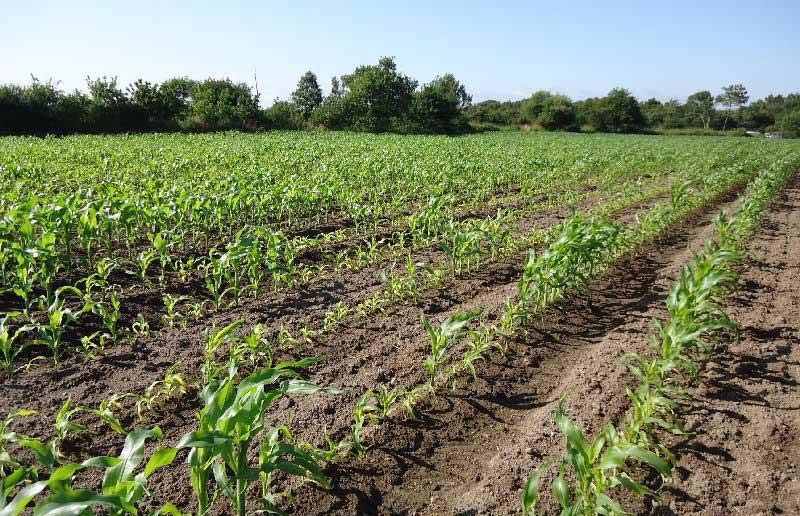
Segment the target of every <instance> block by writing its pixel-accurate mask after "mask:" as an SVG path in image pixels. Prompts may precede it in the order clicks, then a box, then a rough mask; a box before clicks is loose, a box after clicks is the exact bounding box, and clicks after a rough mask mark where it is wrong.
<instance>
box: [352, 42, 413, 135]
mask: <svg viewBox="0 0 800 516" xmlns="http://www.w3.org/2000/svg"><path fill="white" fill-rule="evenodd" d="M342 86H343V87H344V88H345V90H346V93H345V94H344V97H342V106H341V107H342V110H343V112H344V113H346V116H347V127H348V128H349V129H352V130H355V131H367V132H374V133H382V132H386V131H391V130H396V129H398V127H400V126H402V125H403V124H404V119H405V118H407V116H408V114H409V111H410V107H411V101H412V94H413V93H414V90H416V88H417V81H415V80H414V79H412V78H411V77H408V76H407V75H403V74H401V73H400V72H398V71H397V64H395V62H394V58H392V57H382V58H381V59H380V60H379V61H378V64H377V65H371V66H359V67H358V68H356V69H355V70H354V71H353V73H351V74H349V75H343V76H342Z"/></svg>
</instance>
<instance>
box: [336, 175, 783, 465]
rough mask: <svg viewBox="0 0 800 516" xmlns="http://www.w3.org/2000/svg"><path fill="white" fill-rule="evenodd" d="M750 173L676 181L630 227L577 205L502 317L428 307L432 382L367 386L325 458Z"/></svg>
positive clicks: (466, 368) (353, 446)
mask: <svg viewBox="0 0 800 516" xmlns="http://www.w3.org/2000/svg"><path fill="white" fill-rule="evenodd" d="M770 170H792V168H791V164H790V162H784V163H779V164H776V166H775V167H773V168H771V169H770ZM750 177H752V173H750V172H749V171H747V170H740V171H739V173H738V174H731V171H730V170H725V171H720V172H719V173H717V174H716V175H713V176H707V177H706V178H705V179H704V180H703V181H702V182H700V185H699V186H701V187H702V188H703V190H702V191H701V192H695V191H693V190H692V189H691V188H690V187H689V185H688V184H686V183H678V184H676V185H674V186H673V189H672V196H671V199H670V202H669V203H666V204H657V205H656V206H655V207H653V208H652V209H650V210H649V211H648V212H647V214H646V215H645V216H643V217H641V218H638V219H637V224H635V225H634V226H630V227H625V226H623V225H621V224H617V223H614V222H612V221H610V220H608V219H605V218H603V217H601V216H599V215H596V214H579V213H576V214H575V215H573V217H572V218H570V219H569V220H567V221H565V222H564V223H562V224H561V225H559V226H557V227H556V228H554V229H553V230H551V231H552V234H551V236H550V244H549V245H548V247H547V249H546V250H545V251H544V252H543V253H542V254H541V255H536V254H535V253H534V252H529V253H528V257H527V260H526V263H525V268H524V271H523V276H522V278H521V280H520V282H519V298H518V299H517V300H516V301H514V300H511V299H509V300H508V301H507V302H506V304H505V311H504V313H503V314H502V315H501V316H500V319H499V322H498V324H486V323H485V322H481V324H480V326H479V328H478V329H475V330H469V329H468V328H467V325H468V324H470V323H472V322H473V321H476V320H478V319H479V318H480V316H481V315H482V314H483V312H484V311H483V310H474V311H471V312H466V313H458V314H455V315H453V316H452V317H450V318H448V319H446V320H445V321H444V322H442V324H441V325H440V326H439V327H435V326H434V325H433V324H431V323H430V321H429V320H428V319H427V318H426V317H425V315H424V314H423V315H422V323H423V326H424V327H425V330H426V332H427V333H428V336H429V339H430V342H431V352H430V354H429V356H428V357H427V358H425V359H424V361H423V366H424V368H425V370H426V372H427V373H428V375H429V381H428V383H427V384H426V385H422V386H417V387H414V388H411V389H395V390H392V391H389V390H387V389H386V388H382V389H379V390H378V391H372V390H368V391H366V392H365V393H364V394H362V396H360V397H359V398H358V400H357V401H356V405H355V409H354V423H353V425H352V429H351V432H350V436H349V437H347V438H345V439H342V440H341V441H338V442H336V441H333V440H331V439H328V450H327V451H326V452H325V453H323V454H322V455H321V456H322V457H324V458H325V459H326V460H333V459H335V458H338V457H340V456H342V455H345V454H347V453H354V454H355V455H356V457H360V456H361V455H362V454H363V453H364V449H365V445H364V444H363V439H364V427H365V425H366V424H367V423H370V422H372V423H376V424H380V423H381V422H383V421H384V420H386V419H387V418H388V417H389V416H390V415H391V414H393V413H395V412H397V411H398V410H402V411H403V412H404V413H406V414H407V415H408V416H409V417H412V418H413V417H415V412H414V407H415V406H416V405H417V404H418V403H419V402H420V401H421V400H423V399H425V398H426V397H428V396H430V395H434V396H435V393H436V390H437V389H438V386H440V385H442V384H444V385H448V384H449V385H455V384H454V382H455V380H456V378H457V377H458V376H460V375H462V374H464V373H469V374H470V375H471V376H472V377H473V378H476V377H477V371H476V364H477V363H479V362H480V361H484V360H486V359H487V357H488V355H489V354H490V353H492V352H499V353H500V354H501V355H505V353H506V352H507V350H508V345H507V343H506V339H510V338H512V337H513V336H514V335H515V334H516V333H517V332H518V331H519V330H520V329H522V328H524V325H525V323H526V321H527V320H528V319H529V318H530V317H531V316H541V315H542V314H543V313H544V311H545V309H546V308H547V307H549V306H552V304H553V303H554V302H556V301H558V300H560V299H562V298H563V297H564V295H566V293H568V292H573V291H580V290H583V289H585V288H586V287H587V286H588V284H589V282H590V281H591V280H592V279H594V278H596V277H597V276H598V275H599V274H601V273H602V272H603V271H605V270H607V269H608V267H610V266H611V265H612V264H613V263H615V262H616V261H618V260H619V259H620V258H621V257H622V256H624V255H627V254H629V253H632V252H635V250H636V249H637V248H639V247H641V246H642V245H644V244H645V243H646V242H649V241H652V240H654V239H656V238H657V237H658V236H660V235H662V234H664V233H665V232H666V231H668V230H669V228H671V227H673V226H674V225H675V224H677V223H679V222H680V221H682V220H684V219H685V218H686V217H688V216H689V215H690V214H692V213H693V212H695V211H697V210H698V209H700V208H702V207H704V206H707V205H708V204H709V203H712V202H714V201H715V200H716V199H719V198H720V197H722V196H723V195H725V194H726V193H727V192H729V191H730V190H732V189H733V188H735V187H737V186H738V185H741V184H743V183H746V182H747V181H748V180H749V178H750ZM463 340H466V343H465V345H464V348H465V349H464V352H463V353H462V354H458V353H455V352H454V351H453V349H454V348H455V347H456V344H457V343H458V342H459V341H463Z"/></svg>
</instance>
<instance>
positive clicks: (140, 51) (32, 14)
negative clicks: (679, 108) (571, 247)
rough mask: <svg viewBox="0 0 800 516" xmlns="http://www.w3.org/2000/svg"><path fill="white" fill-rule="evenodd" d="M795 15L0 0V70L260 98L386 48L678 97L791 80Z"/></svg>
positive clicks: (495, 73)
mask: <svg viewBox="0 0 800 516" xmlns="http://www.w3.org/2000/svg"><path fill="white" fill-rule="evenodd" d="M799 30H800V0H749V1H741V0H727V1H721V0H693V1H684V0H677V1H657V0H641V1H625V2H623V1H613V0H607V1H600V0H596V1H561V2H559V1H557V0H550V1H540V0H527V1H525V0H513V1H505V2H503V1H492V0H484V1H471V0H463V1H458V2H454V1H449V0H438V1H437V0H429V1H410V0H407V1H394V2H390V1H382V2H379V1H374V2H367V1H359V2H351V1H346V0H338V1H311V0H294V1H272V2H270V1H256V0H250V1H244V0H242V1H233V0H230V1H226V0H216V1H213V0H211V1H208V0H207V1H201V0H198V1H194V2H188V1H187V2H173V1H170V0H160V1H152V0H133V1H131V0H126V1H116V0H104V1H98V0H95V1H88V0H84V1H82V0H58V1H55V0H25V1H18V0H0V48H2V54H1V55H0V83H5V82H17V83H28V82H29V80H30V75H31V74H34V75H36V76H37V77H39V78H40V79H47V78H50V77H52V78H53V79H56V80H60V81H61V87H62V88H64V89H73V88H76V87H79V88H84V86H85V77H86V76H87V75H91V76H100V75H116V76H118V77H119V81H120V83H122V84H123V85H126V84H128V83H130V82H132V81H133V80H135V79H137V78H139V77H141V78H144V79H146V80H150V81H160V80H163V79H166V78H169V77H173V76H189V77H191V78H195V79H202V78H206V77H230V78H231V79H233V80H237V81H238V80H241V81H247V82H249V83H251V84H252V82H253V73H254V71H255V70H257V71H258V86H259V90H260V91H261V94H262V104H265V105H268V104H271V102H272V100H274V98H275V97H282V98H286V97H287V96H288V95H289V94H290V93H291V91H292V90H293V89H294V86H295V84H296V82H297V79H298V77H299V76H300V75H301V74H302V73H303V72H305V71H306V70H308V69H311V70H313V71H314V72H315V73H316V74H317V75H318V76H319V79H320V83H321V84H322V85H323V86H324V87H325V88H326V89H327V87H328V85H329V84H330V78H331V77H332V76H333V75H342V74H344V73H349V72H351V71H352V70H353V69H354V68H355V67H356V66H358V65H359V64H370V63H375V62H377V60H378V58H379V57H380V56H384V55H390V56H395V57H396V59H397V63H398V66H399V68H400V70H401V71H403V72H404V73H406V74H408V75H411V76H413V77H415V78H416V79H418V80H420V81H421V82H427V81H430V80H431V79H433V78H434V77H435V76H436V75H438V74H443V73H447V72H451V73H453V74H455V76H456V77H457V78H458V79H459V80H461V81H462V82H463V83H464V84H465V85H466V86H467V88H468V91H470V92H471V93H472V94H473V97H474V99H475V100H476V101H478V100H485V99H487V98H496V99H501V100H505V99H516V98H521V97H524V96H528V95H529V94H530V93H531V92H532V91H535V90H538V89H549V90H552V91H558V92H561V93H565V94H568V95H570V96H572V97H574V98H576V99H580V98H585V97H588V96H596V95H603V94H605V93H606V92H608V90H609V89H611V88H613V87H615V86H624V87H626V88H628V89H630V90H631V91H632V92H633V93H634V94H635V95H636V96H638V97H640V98H649V97H657V98H660V99H662V100H666V99H669V98H673V97H674V98H679V99H685V97H686V96H687V95H689V94H691V93H693V92H695V91H697V90H700V89H709V90H711V91H712V93H717V92H718V91H719V89H720V87H721V86H723V85H725V84H730V83H733V82H742V83H744V84H745V86H747V88H748V89H749V90H750V93H751V96H752V97H753V98H754V99H755V98H758V97H762V96H765V95H767V94H769V93H788V92H797V91H800V42H798V41H800V40H799V39H798V34H799V32H798V31H799Z"/></svg>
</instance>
